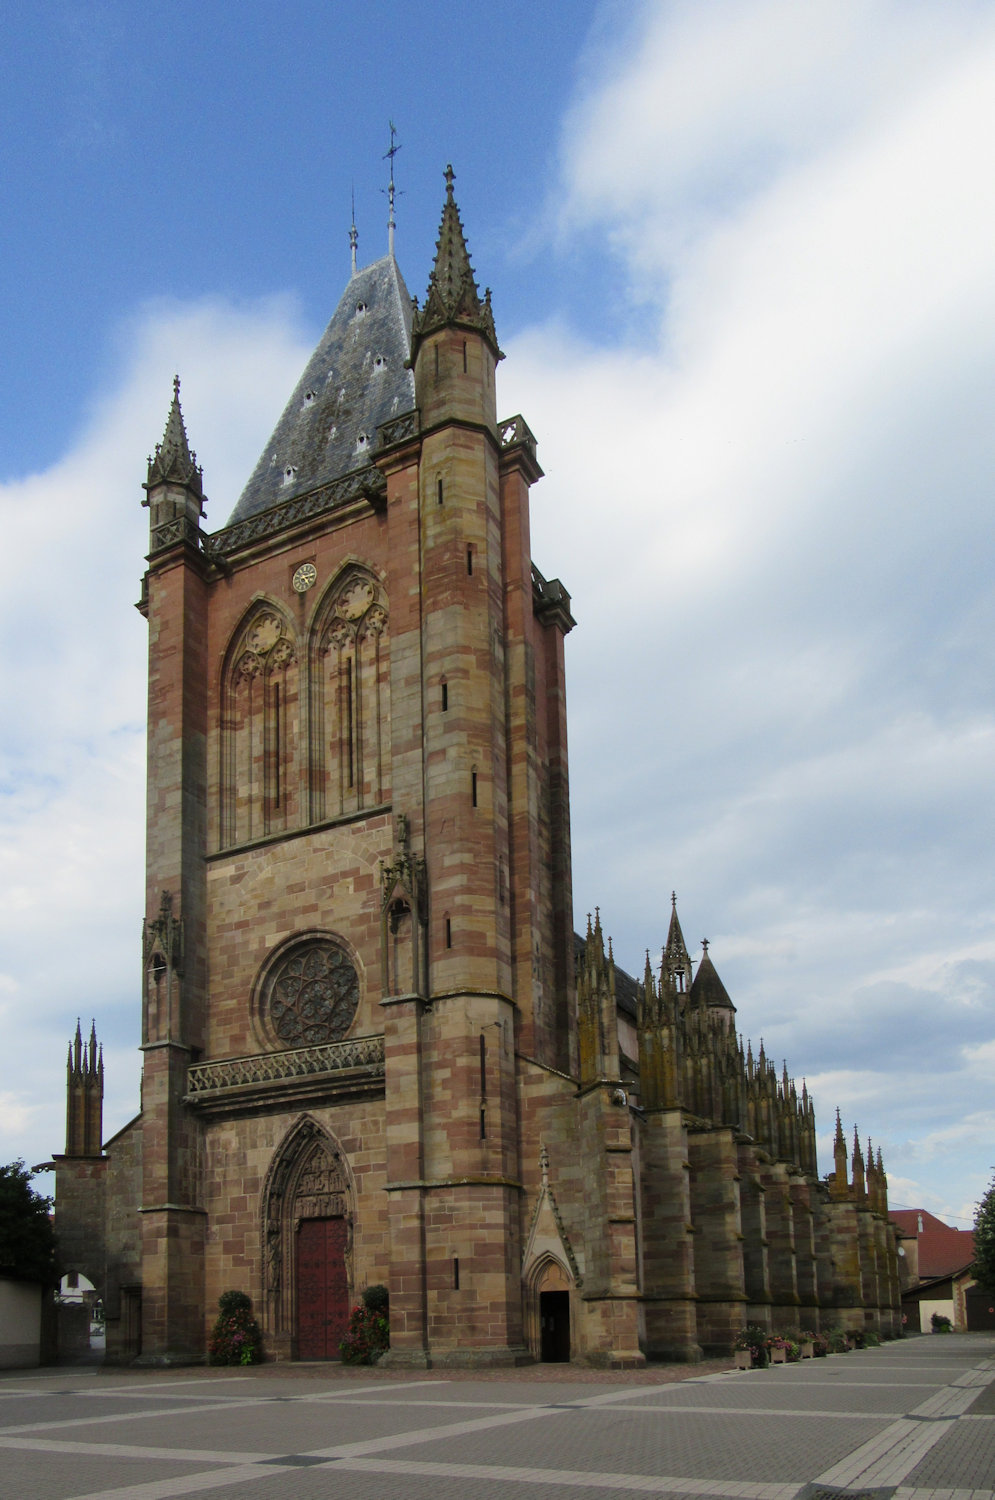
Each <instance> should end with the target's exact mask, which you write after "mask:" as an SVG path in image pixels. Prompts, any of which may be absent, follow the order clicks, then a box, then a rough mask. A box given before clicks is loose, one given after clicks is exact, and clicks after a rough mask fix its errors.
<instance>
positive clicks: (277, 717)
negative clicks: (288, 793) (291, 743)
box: [273, 682, 281, 807]
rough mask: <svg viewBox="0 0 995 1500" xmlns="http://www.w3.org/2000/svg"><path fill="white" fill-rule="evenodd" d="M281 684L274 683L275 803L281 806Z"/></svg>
mask: <svg viewBox="0 0 995 1500" xmlns="http://www.w3.org/2000/svg"><path fill="white" fill-rule="evenodd" d="M280 749H281V745H280V684H279V683H278V682H274V684H273V804H274V806H275V807H279V806H280Z"/></svg>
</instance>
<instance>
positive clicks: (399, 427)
mask: <svg viewBox="0 0 995 1500" xmlns="http://www.w3.org/2000/svg"><path fill="white" fill-rule="evenodd" d="M417 433H418V412H417V411H406V412H402V413H401V415H400V416H399V417H392V418H391V420H390V421H389V422H382V423H381V424H380V426H379V427H378V428H377V446H378V447H379V448H389V447H390V446H391V444H392V443H402V442H404V440H405V438H411V437H415V436H416V435H417Z"/></svg>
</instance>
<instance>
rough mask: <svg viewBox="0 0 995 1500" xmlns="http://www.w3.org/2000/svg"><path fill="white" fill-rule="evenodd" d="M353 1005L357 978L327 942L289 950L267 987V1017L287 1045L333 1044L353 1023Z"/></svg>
mask: <svg viewBox="0 0 995 1500" xmlns="http://www.w3.org/2000/svg"><path fill="white" fill-rule="evenodd" d="M358 1004H359V976H358V975H357V973H356V970H355V968H354V966H353V964H352V963H351V962H350V960H349V959H348V957H347V956H346V954H345V953H344V952H343V951H342V949H341V948H340V947H339V946H338V945H337V944H336V943H333V942H332V941H331V940H330V939H328V938H312V939H310V940H308V941H307V942H305V943H301V944H298V945H297V946H295V947H294V948H292V949H291V950H290V952H289V953H288V954H287V955H286V956H285V957H284V958H283V959H282V960H281V961H280V962H279V963H278V964H277V966H276V968H275V969H274V970H273V972H272V974H271V975H270V977H269V981H268V983H267V986H266V1000H265V1013H266V1018H267V1020H268V1021H269V1024H270V1026H271V1027H272V1029H273V1031H274V1032H275V1034H276V1036H277V1037H278V1038H279V1040H280V1041H281V1042H283V1043H284V1044H285V1045H286V1046H288V1047H300V1046H319V1045H320V1044H321V1043H323V1042H337V1041H338V1040H339V1038H340V1037H342V1036H344V1035H345V1033H346V1032H347V1031H348V1030H349V1027H350V1026H351V1025H352V1021H353V1017H354V1016H355V1014H356V1006H357V1005H358Z"/></svg>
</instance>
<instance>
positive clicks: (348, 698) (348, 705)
mask: <svg viewBox="0 0 995 1500" xmlns="http://www.w3.org/2000/svg"><path fill="white" fill-rule="evenodd" d="M352 694H353V682H352V657H351V656H350V657H347V658H346V664H345V733H346V744H347V746H348V752H347V753H348V764H349V787H350V789H351V788H352V786H353V784H354V778H355V766H354V764H353V745H352V726H353V714H352Z"/></svg>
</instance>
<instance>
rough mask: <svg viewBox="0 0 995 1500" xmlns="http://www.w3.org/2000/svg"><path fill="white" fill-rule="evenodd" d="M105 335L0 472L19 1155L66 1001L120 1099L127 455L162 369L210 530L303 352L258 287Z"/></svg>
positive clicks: (129, 968)
mask: <svg viewBox="0 0 995 1500" xmlns="http://www.w3.org/2000/svg"><path fill="white" fill-rule="evenodd" d="M118 344H119V359H120V364H119V366H118V370H117V373H116V378H115V379H114V381H113V383H112V384H111V385H110V386H109V387H108V388H107V389H106V390H104V391H103V392H102V393H101V395H100V397H99V399H97V400H96V401H95V403H94V407H93V410H92V412H91V415H90V420H89V423H88V425H87V427H86V430H85V431H84V432H83V433H82V434H81V436H80V438H79V440H78V442H77V443H76V444H75V446H74V448H73V450H72V451H71V452H70V453H68V454H67V455H66V457H65V458H64V459H63V460H62V461H61V462H60V463H58V464H56V465H55V466H54V467H53V468H52V469H51V470H50V471H48V472H47V473H43V474H36V475H32V476H29V477H28V478H26V479H23V480H20V481H17V482H14V483H10V484H6V485H4V486H3V487H2V488H0V516H2V524H3V528H4V536H5V543H6V545H5V548H4V551H3V554H2V556H0V632H2V638H3V639H4V640H5V641H6V642H8V643H11V644H12V647H13V649H8V650H7V651H6V652H5V653H4V654H3V655H2V656H0V701H2V702H3V703H5V704H8V705H11V708H10V709H9V710H8V712H6V713H5V715H4V717H3V723H2V727H0V883H2V886H3V890H4V902H3V905H2V908H0V952H2V953H3V955H4V960H3V961H4V973H3V975H2V976H0V1013H2V1016H3V1024H4V1038H5V1046H4V1053H3V1062H2V1081H0V1087H2V1089H3V1094H2V1099H3V1105H2V1108H0V1127H2V1128H3V1131H4V1136H5V1139H6V1140H7V1141H8V1143H9V1145H8V1151H13V1152H15V1153H16V1154H19V1155H23V1156H24V1157H25V1159H26V1160H27V1161H28V1164H29V1165H33V1164H35V1163H36V1162H39V1161H42V1160H44V1159H45V1158H46V1157H48V1156H49V1155H50V1154H51V1153H52V1152H53V1151H58V1150H61V1149H62V1145H63V1140H64V1130H65V1057H66V1052H65V1049H66V1045H67V1043H68V1041H69V1038H70V1036H71V1035H72V1033H73V1031H74V1030H75V1026H76V1019H77V1016H81V1017H82V1018H83V1022H84V1027H85V1028H86V1029H88V1026H89V1019H90V1017H96V1020H97V1027H98V1034H99V1037H100V1039H101V1041H103V1042H104V1043H105V1044H107V1061H108V1068H107V1089H108V1094H107V1101H106V1107H105V1128H106V1131H107V1133H108V1134H109V1133H110V1132H111V1131H113V1130H115V1129H117V1128H119V1127H120V1125H122V1124H124V1123H125V1121H126V1120H127V1119H128V1118H129V1117H130V1116H131V1115H132V1114H133V1113H134V1111H135V1108H136V1105H137V1098H138V1088H137V1083H138V1055H137V1052H136V1050H135V1049H136V1047H137V1044H138V1031H139V1019H140V1018H139V1010H138V982H137V975H138V962H139V952H140V949H139V937H138V931H139V924H140V921H141V918H142V915H143V911H144V870H143V862H144V797H145V723H144V707H145V660H146V650H147V645H146V626H145V622H144V621H143V620H142V618H141V617H140V616H139V615H138V613H137V612H136V611H135V609H134V608H133V604H134V601H135V600H136V599H137V598H138V594H139V589H140V581H141V575H142V571H143V569H144V553H145V550H146V545H147V537H148V519H147V512H146V511H144V510H143V509H142V508H141V500H142V498H143V497H142V490H141V481H142V479H143V478H144V468H145V464H144V460H145V455H146V454H147V453H148V452H149V450H150V449H151V448H152V447H153V446H154V444H155V442H156V441H157V439H158V438H159V437H160V436H161V434H162V430H163V427H164V424H165V419H166V413H167V411H168V409H169V401H170V397H171V393H172V377H173V373H174V371H176V370H179V371H180V372H181V374H183V375H184V377H185V378H184V385H183V400H184V404H185V409H186V412H187V415H188V430H189V436H190V441H191V443H192V444H193V445H194V446H195V447H198V446H199V447H200V448H201V449H202V452H203V453H204V454H205V455H206V457H207V461H206V463H205V469H206V473H205V487H206V489H207V493H208V495H209V496H210V495H211V494H215V495H217V496H218V500H219V503H218V504H217V505H212V506H211V507H210V524H211V525H212V526H214V527H217V526H220V525H223V524H224V521H225V519H226V517H227V513H228V510H229V509H230V508H231V505H232V504H233V503H234V499H235V498H236V496H237V494H238V492H239V489H240V488H241V485H242V484H243V483H244V481H245V479H246V478H247V477H248V473H249V470H250V469H251V466H252V464H253V462H254V458H255V454H256V452H257V451H258V450H259V449H261V447H262V442H263V441H264V439H263V438H261V437H260V433H263V434H265V433H267V431H268V428H269V426H271V425H272V423H273V422H274V421H275V419H276V416H277V415H278V414H279V411H280V409H281V406H282V404H283V401H284V400H285V399H286V395H287V392H288V391H289V390H290V389H291V388H292V387H293V384H294V382H295V381H296V379H297V376H298V374H299V373H300V369H301V366H302V364H303V361H304V359H305V358H306V355H307V353H308V352H309V351H308V347H307V344H306V343H305V342H303V341H302V337H301V334H300V331H299V329H298V328H297V326H296V316H295V312H294V308H293V306H292V304H290V303H288V302H287V301H286V300H277V299H274V300H272V301H270V302H267V303H263V304H260V305H258V306H254V307H241V308H237V307H232V306H230V305H227V304H225V303H223V302H219V301H203V302H198V303H195V304H192V305H191V304H185V305H183V304H175V305H169V306H164V305H155V306H150V307H148V308H145V309H144V310H142V311H141V312H140V313H138V314H137V315H136V316H135V317H134V318H133V319H132V320H130V321H129V323H128V324H127V325H126V327H124V328H122V330H121V331H120V334H119V340H118ZM111 1062H113V1066H111V1065H110V1064H111Z"/></svg>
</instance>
